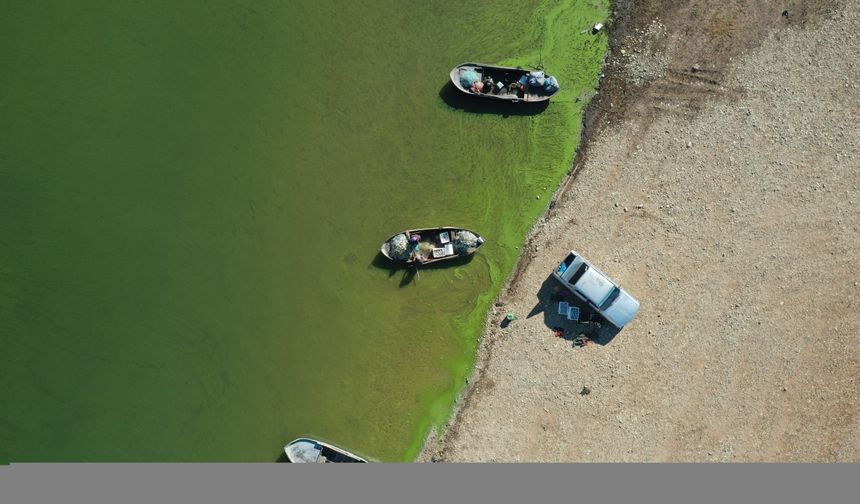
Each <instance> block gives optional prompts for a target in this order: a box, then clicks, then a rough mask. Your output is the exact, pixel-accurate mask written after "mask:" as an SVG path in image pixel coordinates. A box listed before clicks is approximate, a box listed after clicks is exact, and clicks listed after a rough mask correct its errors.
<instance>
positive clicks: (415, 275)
mask: <svg viewBox="0 0 860 504" xmlns="http://www.w3.org/2000/svg"><path fill="white" fill-rule="evenodd" d="M474 257H475V254H469V255H467V256H465V257H455V258H453V259H448V260H446V261H439V262H434V263H430V264H425V265H423V266H418V267H415V266H411V265H408V264H404V263H401V262H395V261H392V260H391V259H389V258H387V257H385V256H384V255H382V252H377V253H376V256H375V257H374V258H373V260H372V261H371V262H370V265H371V266H373V267H375V268H379V269H384V270H388V278H391V277H393V276H394V275H397V274H398V273H400V274H401V275H402V276H401V277H400V287H406V286H407V285H409V284H411V283H412V282H414V281H415V280H417V279H419V278H421V272H422V271H430V270H435V269H443V268H455V267H457V266H463V265H465V264H469V263H470V262H471V261H472V259H473V258H474Z"/></svg>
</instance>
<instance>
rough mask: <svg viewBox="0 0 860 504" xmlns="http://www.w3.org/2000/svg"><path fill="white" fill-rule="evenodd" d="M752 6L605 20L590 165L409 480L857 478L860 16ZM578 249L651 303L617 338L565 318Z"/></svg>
mask: <svg viewBox="0 0 860 504" xmlns="http://www.w3.org/2000/svg"><path fill="white" fill-rule="evenodd" d="M761 3H767V4H771V5H770V6H765V5H759V2H753V1H749V2H717V1H716V0H708V1H704V0H703V1H691V2H681V3H678V4H680V5H675V4H676V3H675V2H668V1H666V2H659V1H658V2H646V5H645V6H633V5H628V4H627V3H625V2H619V3H618V4H617V5H616V6H615V9H616V10H615V12H614V18H615V19H614V21H613V25H612V26H613V35H612V43H611V46H612V54H611V56H610V58H609V59H608V62H607V67H606V69H605V74H606V77H605V78H604V79H603V82H602V83H601V88H600V91H599V93H598V98H597V100H596V102H595V103H594V105H593V107H592V112H593V113H592V114H591V115H590V116H589V117H588V119H587V122H588V126H589V129H588V133H587V136H586V138H584V139H583V142H584V144H583V145H584V146H583V149H582V152H581V154H580V155H579V156H578V158H577V160H576V161H575V163H574V168H573V170H572V174H571V176H570V178H569V179H568V180H567V181H565V183H564V184H563V185H562V187H561V188H560V189H559V191H558V193H557V198H556V200H555V202H554V205H551V207H552V209H551V210H549V211H548V213H547V214H546V216H545V217H544V218H543V219H541V220H540V221H539V222H538V223H537V224H536V225H535V228H534V230H533V232H532V234H531V235H530V237H529V239H528V240H527V242H526V244H525V245H524V247H523V257H522V258H521V262H520V265H519V267H518V269H517V271H516V272H515V274H514V275H513V277H512V278H511V280H510V282H509V284H508V286H507V287H506V288H505V289H503V291H502V294H501V295H500V297H499V299H498V302H497V303H496V307H495V308H494V310H493V311H492V312H491V313H490V314H489V316H488V319H487V325H486V331H485V333H484V335H483V338H482V342H481V347H480V350H479V354H478V357H477V363H476V369H475V372H474V375H473V377H472V379H471V380H470V384H469V386H468V387H467V390H466V391H464V393H463V396H462V398H461V400H460V402H459V405H458V408H457V410H456V411H455V412H454V414H453V415H452V417H451V419H450V425H448V426H447V427H446V429H445V431H444V434H442V435H441V436H439V437H435V436H434V437H432V438H430V439H428V441H427V443H426V445H425V449H424V451H423V452H422V454H421V455H420V456H419V458H418V460H419V461H436V462H464V461H480V462H488V461H500V462H501V461H738V462H740V461H822V462H825V461H826V462H830V461H858V459H860V424H858V415H857V413H858V409H860V380H858V374H860V373H858V371H860V210H858V205H860V61H858V58H857V55H858V54H860V0H850V1H845V2H800V1H795V2H785V5H784V6H783V5H782V4H780V5H776V4H773V3H772V2H761ZM670 4H671V5H670ZM726 4H730V5H726ZM741 4H749V5H741ZM588 135H590V136H588ZM571 249H573V250H576V251H578V252H580V253H582V254H583V255H584V256H585V257H586V258H588V259H589V260H590V261H591V262H593V263H594V264H595V265H596V266H597V267H598V268H600V269H601V270H603V271H604V272H605V273H606V274H607V275H608V276H609V277H610V278H613V279H614V280H616V281H618V282H619V283H620V284H621V285H622V286H624V287H625V288H626V289H627V290H628V291H629V292H630V293H631V294H633V295H634V296H635V297H637V298H638V299H639V300H640V301H641V304H642V306H641V310H640V312H639V314H638V315H637V317H636V318H635V319H634V320H633V322H631V324H630V325H629V326H627V327H626V328H625V329H623V330H622V331H620V332H618V333H617V334H613V331H610V330H609V328H608V327H607V326H608V324H603V325H602V326H600V325H598V324H595V323H575V322H570V321H566V320H563V319H561V318H559V317H558V316H557V315H556V312H557V303H558V301H559V300H560V299H563V298H561V297H560V295H562V293H560V292H559V288H558V286H557V285H556V283H555V282H554V281H553V280H552V278H551V277H550V273H551V272H552V270H553V269H554V268H555V267H556V266H557V264H558V262H559V261H560V260H561V259H562V258H563V257H564V255H565V254H566V252H567V251H568V250H571ZM508 312H513V313H515V314H516V315H517V319H516V320H514V321H513V322H511V323H509V324H506V323H505V321H504V318H505V315H506V314H507V313H508ZM557 327H558V328H561V329H562V337H557V336H556V334H555V333H554V328H557ZM579 334H584V335H586V336H589V337H591V338H592V339H594V340H595V343H594V344H591V345H587V346H584V347H575V346H574V345H573V344H572V339H573V338H574V337H576V336H577V335H579Z"/></svg>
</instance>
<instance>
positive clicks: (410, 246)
mask: <svg viewBox="0 0 860 504" xmlns="http://www.w3.org/2000/svg"><path fill="white" fill-rule="evenodd" d="M483 244H484V239H483V238H482V237H481V236H480V235H479V234H478V233H475V232H473V231H469V230H468V229H460V228H455V227H439V228H421V229H407V230H406V231H403V232H402V233H397V234H396V235H394V236H392V237H391V238H389V239H387V240H385V243H383V244H382V247H381V248H380V250H379V251H380V252H382V255H384V256H385V257H387V258H389V259H391V260H392V261H396V262H402V263H406V264H409V265H413V266H417V265H424V264H430V263H434V262H438V261H445V260H448V259H455V258H457V257H466V256H468V255H471V254H474V253H475V251H476V250H478V248H479V247H480V246H481V245H483Z"/></svg>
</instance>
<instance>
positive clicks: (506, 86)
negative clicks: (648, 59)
mask: <svg viewBox="0 0 860 504" xmlns="http://www.w3.org/2000/svg"><path fill="white" fill-rule="evenodd" d="M462 68H469V67H462ZM471 68H474V69H475V71H477V72H478V74H479V75H480V76H481V81H482V82H484V81H486V80H487V77H489V78H491V79H492V81H493V85H492V86H489V87H488V86H486V85H485V86H484V90H483V92H482V93H481V94H485V95H486V94H489V95H491V96H497V97H499V98H505V99H513V98H519V99H520V100H523V101H532V100H538V99H544V98H545V97H546V94H543V93H529V92H528V91H529V86H528V85H527V84H526V85H524V86H522V88H521V87H520V86H519V82H520V79H521V78H522V77H523V76H525V75H527V74H528V73H529V71H528V70H526V69H504V68H492V67H482V66H475V67H471ZM499 84H501V86H500V85H499Z"/></svg>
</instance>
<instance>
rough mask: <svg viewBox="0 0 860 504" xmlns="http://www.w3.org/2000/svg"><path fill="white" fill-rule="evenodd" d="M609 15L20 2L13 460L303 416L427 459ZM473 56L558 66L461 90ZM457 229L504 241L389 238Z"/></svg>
mask: <svg viewBox="0 0 860 504" xmlns="http://www.w3.org/2000/svg"><path fill="white" fill-rule="evenodd" d="M606 16H607V1H606V0H596V1H591V2H589V1H582V0H568V1H561V2H558V1H547V0H527V1H521V2H507V1H496V0H484V1H482V2H449V1H429V2H409V3H407V2H400V1H391V0H371V1H363V2H345V1H331V0H323V1H320V0H299V1H290V2H283V1H277V2H275V1H254V2H247V1H234V0H231V1H209V2H204V1H188V2H173V1H165V0H155V1H148V2H139V1H131V0H123V1H116V0H113V1H109V2H108V1H94V2H87V5H86V6H82V5H79V4H78V3H76V2H62V1H48V2H25V1H19V0H13V1H12V2H11V5H5V6H4V16H3V17H2V18H0V236H2V238H0V344H2V350H0V390H2V395H0V462H4V461H10V460H14V461H222V460H223V461H226V460H231V461H271V460H275V459H276V458H277V457H278V455H279V454H280V452H281V448H282V446H283V444H284V443H285V442H287V441H289V440H291V439H293V438H295V437H298V436H300V435H311V436H318V437H321V438H323V439H328V440H331V441H333V442H335V443H337V444H339V445H342V446H344V447H348V448H349V449H352V450H354V451H356V452H358V453H361V454H364V455H366V456H368V457H371V458H375V459H379V460H391V461H397V460H410V459H411V458H412V457H414V455H415V454H416V453H417V451H418V449H419V448H420V444H421V440H422V438H423V436H424V435H425V434H426V433H427V431H428V429H429V428H431V425H433V424H440V423H441V422H443V421H444V420H445V418H446V417H447V415H448V413H449V411H450V408H451V405H452V402H453V400H454V398H455V396H456V394H457V392H458V391H459V390H460V389H461V387H462V386H463V384H464V378H465V376H466V375H467V373H468V371H469V369H470V367H471V365H472V362H473V358H474V352H475V348H476V342H477V338H478V336H479V334H480V330H481V326H482V323H483V320H484V316H485V314H486V311H487V309H488V307H489V305H490V303H491V301H492V299H493V298H494V297H495V295H496V294H497V292H498V289H499V288H500V286H501V284H502V283H503V282H504V280H505V279H506V278H507V276H508V275H509V274H510V272H511V270H512V268H513V265H514V263H515V261H516V259H517V257H518V254H519V250H518V246H519V245H520V244H521V242H522V240H523V236H524V235H525V233H526V232H527V230H528V228H529V227H530V226H531V224H532V223H533V222H534V220H535V219H536V218H537V217H538V216H539V215H540V213H541V212H542V211H543V209H544V208H545V206H546V204H547V203H548V201H549V198H550V197H551V195H552V193H553V191H554V189H555V187H556V185H557V183H558V181H559V180H560V179H561V177H562V176H563V174H564V173H565V171H566V170H567V169H568V167H569V165H570V161H571V159H572V156H573V151H574V148H575V146H576V143H577V141H578V138H579V134H580V112H581V109H582V108H583V107H584V105H585V104H586V103H587V101H588V99H589V98H590V96H591V94H592V93H593V91H591V90H592V89H593V88H594V85H595V83H596V79H597V74H598V72H599V68H600V61H601V59H602V57H603V54H604V52H605V50H606V38H605V34H603V33H601V34H598V35H592V34H591V33H590V32H589V31H588V28H589V27H590V26H591V24H593V23H594V22H597V21H604V20H605V18H606ZM463 61H483V62H498V63H512V64H514V65H516V64H523V65H528V64H531V65H535V64H538V63H539V62H541V61H542V62H543V64H544V65H545V66H546V67H547V70H548V71H549V73H551V74H553V75H556V76H557V78H558V79H559V81H560V82H561V85H562V87H563V90H562V92H561V94H560V95H559V96H558V97H557V98H556V99H554V100H553V101H552V102H551V104H550V105H549V106H548V107H547V108H546V109H545V110H542V111H539V112H540V113H539V114H531V112H533V111H529V110H526V112H527V113H526V114H522V112H523V109H522V108H518V106H516V105H511V104H503V106H501V107H484V106H482V105H480V104H476V103H475V102H474V101H473V100H469V99H464V98H467V97H461V96H460V95H458V94H456V93H454V92H453V91H452V90H451V89H450V88H449V87H447V79H448V72H449V71H450V69H451V68H452V67H453V66H454V65H455V64H457V63H460V62H463ZM530 114H531V115H530ZM537 196H539V197H540V199H538V198H537ZM437 225H453V226H461V227H465V228H468V229H473V230H475V231H477V232H479V233H481V234H482V235H483V236H484V237H485V238H486V239H487V244H486V245H485V246H484V247H483V248H482V249H481V250H480V251H479V252H478V254H476V255H475V256H474V257H473V259H472V260H471V261H468V262H465V263H461V264H455V265H453V266H451V267H447V268H435V269H426V270H422V271H421V272H420V276H419V277H410V276H409V275H408V274H407V273H406V272H405V271H404V270H398V269H393V268H390V267H387V266H388V265H387V264H386V263H385V262H383V261H379V260H378V258H377V257H376V253H377V250H378V248H379V245H380V243H381V242H382V241H383V240H384V239H386V238H387V237H388V236H390V235H391V234H393V233H395V232H397V231H400V230H403V229H405V228H408V227H426V226H437Z"/></svg>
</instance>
